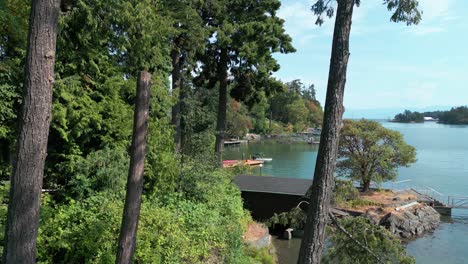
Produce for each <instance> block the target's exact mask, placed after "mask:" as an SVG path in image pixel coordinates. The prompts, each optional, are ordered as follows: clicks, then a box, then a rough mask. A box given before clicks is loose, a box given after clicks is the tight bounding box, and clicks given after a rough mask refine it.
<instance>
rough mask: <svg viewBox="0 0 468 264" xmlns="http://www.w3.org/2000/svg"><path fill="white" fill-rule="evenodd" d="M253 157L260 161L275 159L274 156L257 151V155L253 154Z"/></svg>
mask: <svg viewBox="0 0 468 264" xmlns="http://www.w3.org/2000/svg"><path fill="white" fill-rule="evenodd" d="M252 158H253V159H254V160H258V161H263V162H270V161H272V160H273V158H267V157H265V156H264V155H263V153H257V154H255V155H253V156H252Z"/></svg>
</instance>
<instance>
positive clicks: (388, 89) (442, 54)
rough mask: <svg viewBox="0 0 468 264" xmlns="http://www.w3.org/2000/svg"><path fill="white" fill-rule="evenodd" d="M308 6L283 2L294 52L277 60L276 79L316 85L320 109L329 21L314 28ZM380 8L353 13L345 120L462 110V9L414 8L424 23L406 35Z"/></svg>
mask: <svg viewBox="0 0 468 264" xmlns="http://www.w3.org/2000/svg"><path fill="white" fill-rule="evenodd" d="M313 2H314V0H283V1H282V7H281V9H280V11H279V13H278V15H279V16H280V17H282V18H283V19H285V21H286V22H285V27H286V32H287V33H288V34H290V35H291V37H292V38H293V44H294V46H295V48H296V49H297V52H296V53H293V54H286V55H282V54H280V55H276V58H277V59H278V61H279V63H280V64H281V69H280V70H279V71H278V72H277V73H275V76H276V77H278V78H280V79H281V80H283V81H290V80H293V79H301V80H302V81H303V82H304V83H306V84H311V83H313V84H315V86H316V88H317V95H318V99H319V100H320V101H321V102H322V103H324V102H325V91H326V83H327V78H328V67H329V61H330V53H331V41H332V33H333V24H334V19H329V20H326V21H325V23H324V25H322V26H321V27H319V26H316V25H315V17H314V16H313V14H312V12H311V11H310V6H311V5H312V3H313ZM382 2H383V1H382V0H362V1H361V6H360V7H358V8H356V9H355V12H354V16H353V25H352V28H351V40H350V53H351V56H350V59H349V64H348V78H347V83H346V90H345V99H344V101H345V102H344V104H345V107H346V109H347V112H348V113H346V114H345V115H346V116H347V117H356V118H358V117H361V116H359V115H363V116H365V115H366V114H362V113H364V112H365V109H368V110H369V109H372V110H375V109H382V110H383V109H393V110H392V111H397V110H400V109H419V108H421V109H423V108H447V106H458V105H467V104H468V15H467V14H468V1H467V0H420V1H419V2H420V8H421V10H422V11H423V20H422V21H421V23H420V24H419V25H416V26H410V27H408V26H406V24H404V23H400V24H396V23H393V22H390V16H391V13H390V12H389V11H387V9H386V7H385V6H383V5H382ZM361 110H364V111H361ZM354 115H358V116H354ZM382 115H383V114H382ZM381 117H382V118H386V117H387V116H381Z"/></svg>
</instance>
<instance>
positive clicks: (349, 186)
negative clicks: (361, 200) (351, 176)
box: [332, 179, 359, 206]
mask: <svg viewBox="0 0 468 264" xmlns="http://www.w3.org/2000/svg"><path fill="white" fill-rule="evenodd" d="M358 197H359V191H358V190H357V189H356V187H354V186H353V182H352V181H349V180H340V179H335V188H334V189H333V196H332V203H333V204H335V205H338V206H340V205H343V204H344V203H346V202H348V201H350V200H354V199H356V198H358Z"/></svg>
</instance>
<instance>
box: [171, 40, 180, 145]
mask: <svg viewBox="0 0 468 264" xmlns="http://www.w3.org/2000/svg"><path fill="white" fill-rule="evenodd" d="M171 59H172V95H173V97H174V98H177V102H176V103H175V104H174V106H173V107H172V118H171V123H172V126H173V127H174V144H175V149H176V152H180V149H181V141H182V138H181V135H182V133H181V126H180V116H181V115H180V114H181V113H180V112H181V101H180V93H181V86H182V61H183V60H182V56H181V54H180V52H178V51H177V50H176V49H175V48H174V49H173V50H172V52H171Z"/></svg>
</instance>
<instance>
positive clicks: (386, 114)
mask: <svg viewBox="0 0 468 264" xmlns="http://www.w3.org/2000/svg"><path fill="white" fill-rule="evenodd" d="M451 108H452V106H429V107H420V108H417V107H409V108H369V109H353V108H349V109H346V110H345V112H344V114H343V116H344V118H351V119H360V118H366V119H393V118H394V117H395V115H397V114H399V113H401V112H403V111H404V110H410V111H412V112H420V113H424V112H433V111H439V110H440V111H448V110H450V109H451Z"/></svg>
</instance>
